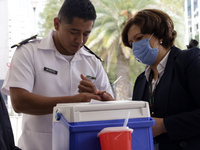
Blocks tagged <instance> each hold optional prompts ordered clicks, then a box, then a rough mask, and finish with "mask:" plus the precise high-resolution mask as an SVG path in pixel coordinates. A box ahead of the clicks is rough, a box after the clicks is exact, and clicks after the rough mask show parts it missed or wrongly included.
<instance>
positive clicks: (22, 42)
mask: <svg viewBox="0 0 200 150" xmlns="http://www.w3.org/2000/svg"><path fill="white" fill-rule="evenodd" d="M36 37H37V35H34V36H31V37H30V38H28V39H25V40H23V41H21V42H20V43H18V44H15V45H13V46H11V48H14V47H16V46H17V47H20V46H21V45H23V44H26V43H28V41H30V40H32V39H35V38H36Z"/></svg>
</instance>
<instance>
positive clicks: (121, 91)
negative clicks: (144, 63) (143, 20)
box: [115, 44, 131, 100]
mask: <svg viewBox="0 0 200 150" xmlns="http://www.w3.org/2000/svg"><path fill="white" fill-rule="evenodd" d="M129 68H130V57H129V58H126V57H125V55H124V53H123V51H122V47H121V44H120V45H119V49H118V54H117V78H118V77H119V76H122V77H121V79H120V80H119V81H118V82H117V83H116V89H115V99H116V100H128V99H129V98H130V97H131V94H130V88H131V86H130V77H129Z"/></svg>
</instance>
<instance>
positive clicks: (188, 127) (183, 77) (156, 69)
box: [122, 9, 200, 150]
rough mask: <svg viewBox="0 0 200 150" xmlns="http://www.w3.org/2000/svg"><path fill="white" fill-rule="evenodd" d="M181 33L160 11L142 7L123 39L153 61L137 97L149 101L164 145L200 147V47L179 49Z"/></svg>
mask: <svg viewBox="0 0 200 150" xmlns="http://www.w3.org/2000/svg"><path fill="white" fill-rule="evenodd" d="M176 35H177V34H176V31H175V30H174V24H173V21H172V19H171V18H170V17H169V16H168V15H167V14H166V13H164V12H162V11H160V10H156V9H145V10H141V11H139V12H138V13H136V14H135V15H134V16H133V18H131V19H130V20H129V21H128V22H127V24H126V25H125V27H124V29H123V32H122V41H123V43H124V45H125V46H128V47H130V48H132V50H133V55H134V57H135V58H136V60H138V61H139V62H141V63H143V64H146V65H147V67H146V69H145V71H144V72H143V73H141V74H140V75H139V76H138V77H137V79H136V82H135V85H134V90H133V97H132V99H133V100H145V101H148V102H149V104H150V110H151V115H152V117H153V118H154V119H155V126H153V127H152V130H153V136H154V141H155V142H157V143H158V145H159V150H200V88H199V86H200V50H199V49H198V48H193V49H190V50H180V49H178V48H177V47H175V46H174V41H175V38H176Z"/></svg>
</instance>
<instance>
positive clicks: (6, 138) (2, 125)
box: [0, 92, 20, 150]
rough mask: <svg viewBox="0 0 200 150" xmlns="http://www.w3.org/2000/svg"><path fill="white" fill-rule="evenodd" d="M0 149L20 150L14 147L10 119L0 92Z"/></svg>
mask: <svg viewBox="0 0 200 150" xmlns="http://www.w3.org/2000/svg"><path fill="white" fill-rule="evenodd" d="M0 149H1V150H20V149H19V148H17V147H16V146H15V143H14V137H13V132H12V127H11V124H10V118H9V116H8V112H7V108H6V106H5V103H4V100H3V98H2V95H1V92H0Z"/></svg>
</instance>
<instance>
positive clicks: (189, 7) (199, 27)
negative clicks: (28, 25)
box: [184, 0, 200, 47]
mask: <svg viewBox="0 0 200 150" xmlns="http://www.w3.org/2000/svg"><path fill="white" fill-rule="evenodd" d="M184 9H185V27H186V35H185V40H186V41H185V43H187V44H189V41H190V39H195V40H197V41H198V42H199V40H200V0H185V3H184ZM198 47H199V45H198Z"/></svg>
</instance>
